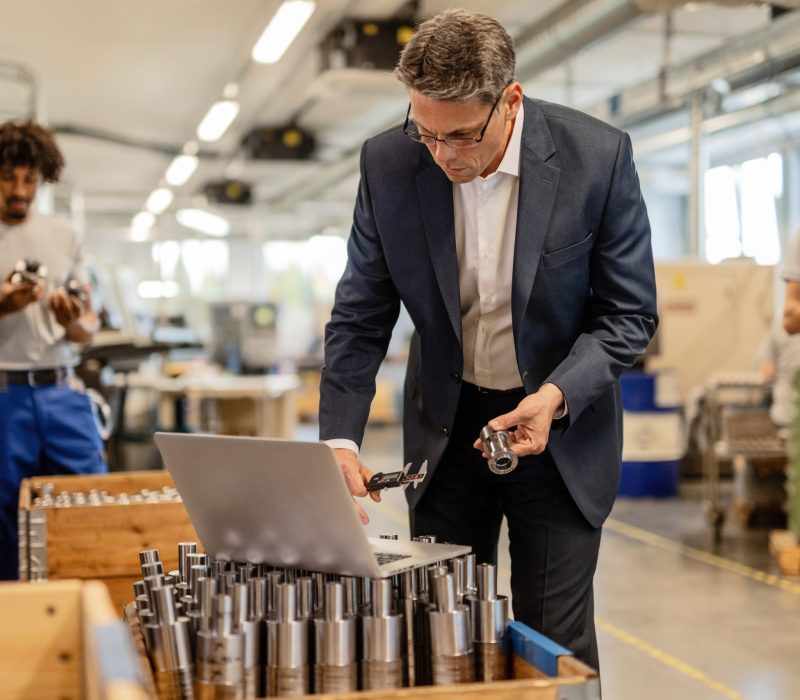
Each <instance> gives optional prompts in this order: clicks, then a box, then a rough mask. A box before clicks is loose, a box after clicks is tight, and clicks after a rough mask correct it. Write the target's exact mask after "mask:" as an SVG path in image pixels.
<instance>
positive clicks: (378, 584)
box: [371, 578, 393, 617]
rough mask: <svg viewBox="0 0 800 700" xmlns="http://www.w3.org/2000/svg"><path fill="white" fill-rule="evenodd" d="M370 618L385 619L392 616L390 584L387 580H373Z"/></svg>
mask: <svg viewBox="0 0 800 700" xmlns="http://www.w3.org/2000/svg"><path fill="white" fill-rule="evenodd" d="M371 587H372V616H373V617H387V616H388V615H391V614H392V598H393V595H392V582H391V581H390V580H389V579H388V578H378V579H373V580H372V582H371Z"/></svg>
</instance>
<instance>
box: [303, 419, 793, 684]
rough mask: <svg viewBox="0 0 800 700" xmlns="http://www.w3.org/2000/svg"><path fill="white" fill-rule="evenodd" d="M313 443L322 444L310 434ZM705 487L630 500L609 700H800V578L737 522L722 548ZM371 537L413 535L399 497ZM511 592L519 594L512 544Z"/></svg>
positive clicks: (609, 616)
mask: <svg viewBox="0 0 800 700" xmlns="http://www.w3.org/2000/svg"><path fill="white" fill-rule="evenodd" d="M299 432H300V435H301V437H302V438H303V439H316V435H315V432H314V429H313V427H311V426H303V428H301V430H300V431H299ZM401 454H402V447H401V435H400V429H399V428H396V427H371V426H370V428H369V429H368V431H367V436H366V439H365V442H364V447H363V450H362V458H363V460H364V462H365V463H366V464H367V465H368V466H369V467H370V468H371V469H373V470H374V471H378V470H382V471H394V470H396V469H398V468H399V467H400V466H401V464H400V460H401ZM698 486H699V485H697V484H688V485H685V486H684V485H682V487H681V497H680V498H676V499H666V500H652V499H636V500H632V499H619V500H618V501H617V504H616V506H615V508H614V511H613V512H612V514H611V517H610V518H609V520H608V521H607V523H606V526H605V528H604V531H603V541H602V545H601V551H600V562H599V565H598V570H597V575H596V578H595V602H596V616H597V617H596V624H597V634H598V641H599V646H600V663H601V678H602V684H603V697H604V698H606V699H607V700H643V699H645V698H646V700H679V699H680V700H684V699H687V700H715V699H717V698H741V699H746V700H796V699H797V698H800V579H798V578H794V579H792V578H786V577H781V576H779V575H777V571H776V570H775V568H774V563H773V562H772V561H771V560H770V557H769V554H768V553H767V532H766V531H765V530H761V531H759V530H754V531H751V530H743V529H741V528H740V527H739V525H738V523H736V522H735V518H733V517H729V518H728V521H727V522H726V525H725V528H724V530H723V536H722V541H721V542H720V543H719V545H717V546H715V545H714V544H713V541H712V538H711V537H710V536H709V531H708V528H707V526H706V524H705V520H704V517H703V510H702V502H701V498H700V489H699V487H698ZM367 508H368V511H369V514H370V518H371V522H370V524H369V526H368V531H369V532H368V534H370V535H377V534H380V533H384V532H394V533H398V534H400V536H401V537H403V536H408V524H407V519H406V514H405V513H406V510H405V502H404V499H403V496H402V493H400V491H399V490H395V491H390V492H385V495H384V499H383V502H382V503H380V504H375V503H369V504H368V506H367ZM501 537H502V538H503V540H502V541H501V547H500V550H501V552H502V554H501V561H500V577H501V581H500V586H501V589H502V592H505V593H508V577H509V561H508V544H507V543H508V540H507V537H506V535H505V532H504V533H503V535H502V536H501Z"/></svg>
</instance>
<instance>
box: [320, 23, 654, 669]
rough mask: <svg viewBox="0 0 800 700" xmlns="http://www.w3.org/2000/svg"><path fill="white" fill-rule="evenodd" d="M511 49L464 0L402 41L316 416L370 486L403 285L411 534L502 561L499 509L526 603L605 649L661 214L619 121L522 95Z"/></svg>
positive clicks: (522, 611) (515, 587)
mask: <svg viewBox="0 0 800 700" xmlns="http://www.w3.org/2000/svg"><path fill="white" fill-rule="evenodd" d="M514 66H515V57H514V48H513V43H512V41H511V39H510V37H509V36H508V34H507V33H506V32H505V30H504V29H503V28H502V27H501V26H500V25H499V24H498V23H497V22H496V21H495V20H493V19H491V18H490V17H488V16H486V15H482V14H477V13H470V12H466V11H463V10H448V11H446V12H443V13H441V14H440V15H437V16H436V17H433V18H432V19H430V20H428V21H426V22H424V23H422V24H421V25H420V26H419V27H418V30H417V32H416V34H415V35H414V37H413V38H412V40H411V41H410V42H409V43H408V45H407V46H406V48H405V50H404V52H403V54H402V56H401V58H400V61H399V63H398V66H397V69H396V71H395V74H396V76H397V77H398V78H399V79H400V81H401V82H403V84H404V85H406V87H407V88H408V91H409V99H410V104H409V109H408V115H407V118H406V122H405V124H404V125H403V127H402V128H399V127H398V128H395V129H390V130H388V131H386V132H384V133H383V134H380V135H378V136H376V137H374V138H372V139H370V140H368V141H367V142H366V143H365V144H364V146H363V148H362V153H361V183H360V187H359V193H358V198H357V201H356V207H355V212H354V220H353V228H352V230H351V235H350V240H349V243H348V264H347V269H346V270H345V273H344V275H343V277H342V280H341V282H340V284H339V287H338V289H337V295H336V302H335V304H334V308H333V311H332V314H331V320H330V323H329V324H328V326H327V328H326V338H325V365H324V368H323V373H322V382H321V392H320V394H321V395H320V437H321V439H323V440H326V441H327V442H328V444H329V445H330V446H331V447H332V448H334V451H335V453H336V455H337V459H338V461H339V463H340V465H341V466H342V469H343V472H344V476H345V479H346V481H347V483H348V486H349V488H350V491H351V493H353V495H355V496H365V495H366V493H367V492H366V488H365V484H366V483H367V481H368V480H369V478H370V477H371V475H372V472H371V471H370V470H369V469H368V467H367V466H366V465H364V464H362V463H361V462H360V460H359V458H358V451H359V446H360V443H361V440H362V438H363V433H364V426H365V423H366V419H367V415H368V413H369V406H370V402H371V400H372V397H373V395H374V391H375V375H376V372H377V370H378V367H379V366H380V363H381V361H382V360H383V357H384V355H385V353H386V348H387V345H388V342H389V339H390V337H391V332H392V328H393V326H394V323H395V321H396V319H397V315H398V312H399V307H400V303H401V302H402V303H403V304H404V305H405V307H406V309H407V310H408V313H409V316H410V317H411V320H412V322H413V324H414V329H415V331H414V334H413V335H412V339H411V345H410V352H409V361H408V368H407V373H406V381H405V387H404V411H403V441H404V453H405V454H404V459H403V461H404V463H405V462H411V463H412V464H413V465H414V467H415V468H419V467H420V465H421V464H422V463H423V461H425V460H427V461H428V465H429V466H428V470H429V476H428V478H427V479H426V480H425V482H424V483H423V485H422V486H421V487H420V488H418V489H409V490H408V491H407V492H406V494H407V497H408V501H409V509H410V517H411V530H412V534H414V535H436V536H437V537H439V538H440V539H441V540H443V541H450V542H457V543H462V544H469V545H470V546H472V548H473V550H474V551H475V552H476V554H477V558H478V561H479V562H483V561H485V562H495V561H496V558H497V544H498V537H499V531H500V524H501V521H502V518H503V517H504V516H505V517H506V518H507V520H508V527H509V539H510V554H511V563H512V575H511V587H512V594H513V606H514V617H515V618H516V619H518V620H521V621H522V622H525V623H527V624H529V625H530V626H532V627H534V628H535V629H537V630H540V631H541V632H543V633H544V634H546V635H548V636H549V637H551V638H552V639H554V640H555V641H557V642H559V643H561V644H563V645H565V646H566V647H568V648H569V649H571V650H572V651H574V652H575V654H576V655H577V656H578V657H579V658H581V659H582V660H584V661H586V662H587V663H589V664H591V665H593V666H598V656H597V642H596V637H595V631H594V621H593V595H592V581H593V576H594V571H595V568H596V564H597V555H598V550H599V545H600V528H601V526H602V523H603V521H604V520H605V518H606V517H607V515H608V513H609V511H610V510H611V506H612V504H613V501H614V497H615V495H616V491H617V486H618V481H619V469H620V455H621V446H622V445H621V439H622V438H621V401H620V395H619V385H618V382H617V379H618V377H619V374H620V373H621V372H622V371H623V370H624V369H625V368H627V367H629V366H630V365H631V364H633V362H634V360H635V359H636V358H637V357H638V356H639V355H640V354H641V353H643V352H644V350H645V348H646V346H647V343H648V341H649V339H650V337H651V336H652V334H653V332H654V331H655V327H656V323H657V317H656V303H655V281H654V275H653V261H652V251H651V246H650V228H649V223H648V219H647V212H646V209H645V206H644V202H643V201H642V197H641V192H640V189H639V183H638V178H637V176H636V171H635V167H634V165H633V160H632V154H631V146H630V140H629V138H628V137H627V135H626V134H624V133H622V132H620V131H618V130H617V129H614V128H612V127H610V126H608V125H606V124H603V123H601V122H599V121H597V120H594V119H592V118H590V117H588V116H586V115H583V114H580V113H579V112H576V111H574V110H570V109H567V108H565V107H561V106H559V105H552V104H549V103H545V102H541V101H536V100H531V99H529V98H527V97H525V96H523V91H522V87H521V85H520V84H519V83H518V82H516V81H515V79H514ZM487 424H489V425H490V426H491V427H492V428H493V429H495V430H497V429H506V430H508V431H509V432H510V435H511V438H512V445H513V449H514V451H515V452H516V453H517V455H518V456H519V458H520V459H519V465H518V467H517V468H516V469H515V470H514V471H512V472H510V473H508V474H505V475H500V474H495V473H492V472H491V471H490V470H489V468H488V466H487V462H486V460H485V458H484V457H483V456H482V454H481V451H480V441H479V439H478V436H479V433H480V430H481V428H482V427H483V426H485V425H487ZM373 497H374V498H377V496H373ZM359 510H360V514H361V516H362V519H363V520H365V521H366V514H365V513H364V511H363V510H361V509H359Z"/></svg>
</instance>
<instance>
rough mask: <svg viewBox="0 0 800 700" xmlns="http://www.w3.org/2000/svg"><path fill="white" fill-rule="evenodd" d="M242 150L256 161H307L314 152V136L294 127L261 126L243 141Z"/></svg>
mask: <svg viewBox="0 0 800 700" xmlns="http://www.w3.org/2000/svg"><path fill="white" fill-rule="evenodd" d="M242 149H243V150H244V154H245V156H246V157H247V158H252V159H255V160H306V159H308V158H310V157H311V155H312V153H313V152H314V136H313V135H312V134H310V133H309V132H307V131H304V130H303V129H301V128H300V127H297V126H293V125H289V126H281V127H273V126H259V127H256V128H255V129H253V130H252V131H250V132H249V133H248V134H246V135H245V137H244V138H243V139H242Z"/></svg>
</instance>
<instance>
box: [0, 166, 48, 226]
mask: <svg viewBox="0 0 800 700" xmlns="http://www.w3.org/2000/svg"><path fill="white" fill-rule="evenodd" d="M38 186H39V171H38V170H37V169H36V168H31V167H28V166H26V165H17V166H13V165H6V166H3V167H0V220H2V221H4V222H5V223H7V224H20V223H22V222H23V221H25V219H26V218H27V217H28V213H29V211H30V208H31V203H32V202H33V198H34V197H35V196H36V189H37V188H38Z"/></svg>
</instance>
